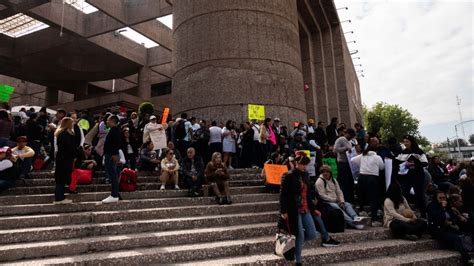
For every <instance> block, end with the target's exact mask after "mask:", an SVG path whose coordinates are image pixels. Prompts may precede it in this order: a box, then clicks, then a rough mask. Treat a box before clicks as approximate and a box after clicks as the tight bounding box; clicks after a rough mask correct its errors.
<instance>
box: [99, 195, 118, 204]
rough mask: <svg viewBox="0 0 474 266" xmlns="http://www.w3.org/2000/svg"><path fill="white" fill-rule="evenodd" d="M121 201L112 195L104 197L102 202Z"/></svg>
mask: <svg viewBox="0 0 474 266" xmlns="http://www.w3.org/2000/svg"><path fill="white" fill-rule="evenodd" d="M118 201H119V198H118V197H117V198H115V197H112V196H109V197H107V198H106V199H104V200H103V201H102V203H115V202H118Z"/></svg>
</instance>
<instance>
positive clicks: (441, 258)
mask: <svg viewBox="0 0 474 266" xmlns="http://www.w3.org/2000/svg"><path fill="white" fill-rule="evenodd" d="M333 265H347V266H349V265H361V266H362V265H462V263H461V255H460V254H459V252H456V251H451V250H439V249H437V250H427V251H423V252H413V253H407V254H395V255H391V256H386V257H376V258H370V259H362V260H352V261H347V262H342V263H338V264H333Z"/></svg>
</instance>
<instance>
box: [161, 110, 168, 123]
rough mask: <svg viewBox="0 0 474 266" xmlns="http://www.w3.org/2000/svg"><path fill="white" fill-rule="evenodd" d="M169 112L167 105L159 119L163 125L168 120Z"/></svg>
mask: <svg viewBox="0 0 474 266" xmlns="http://www.w3.org/2000/svg"><path fill="white" fill-rule="evenodd" d="M169 114H170V109H169V108H168V107H166V108H165V110H164V111H163V118H162V119H161V124H162V125H163V126H164V125H165V124H166V121H167V120H168V115H169Z"/></svg>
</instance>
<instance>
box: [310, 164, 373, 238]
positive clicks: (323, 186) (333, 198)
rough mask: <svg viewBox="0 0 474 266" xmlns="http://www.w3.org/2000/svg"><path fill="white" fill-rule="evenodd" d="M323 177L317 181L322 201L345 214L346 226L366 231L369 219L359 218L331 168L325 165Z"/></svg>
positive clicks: (317, 189)
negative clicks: (365, 224) (365, 227)
mask: <svg viewBox="0 0 474 266" xmlns="http://www.w3.org/2000/svg"><path fill="white" fill-rule="evenodd" d="M320 172H321V175H320V176H319V178H318V180H316V191H317V193H318V194H319V197H320V198H321V200H323V201H324V202H325V203H327V204H328V205H329V206H330V207H331V208H335V209H340V210H341V211H342V212H343V213H344V220H345V221H346V225H347V226H349V227H352V228H356V229H359V230H361V229H364V223H366V222H367V221H368V220H369V218H368V217H359V216H358V215H357V213H356V212H355V211H354V209H353V208H352V205H351V204H350V203H349V202H345V201H344V195H343V193H342V190H341V188H340V187H339V183H338V182H337V180H335V179H334V178H333V176H332V170H331V167H330V166H328V165H323V166H322V167H321V169H320Z"/></svg>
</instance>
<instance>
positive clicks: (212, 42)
mask: <svg viewBox="0 0 474 266" xmlns="http://www.w3.org/2000/svg"><path fill="white" fill-rule="evenodd" d="M173 15H174V16H173V19H174V23H173V25H174V27H175V28H174V39H175V46H174V47H175V49H174V50H173V61H174V63H175V64H176V68H175V69H176V73H175V75H174V79H173V114H179V113H181V112H187V113H188V114H191V115H195V116H198V117H202V118H211V117H212V118H215V119H217V120H220V121H224V120H226V119H236V120H237V121H242V120H245V119H246V117H247V104H249V103H250V104H263V105H265V106H266V115H267V116H269V117H275V116H278V117H280V118H281V119H282V120H284V122H285V123H290V122H292V121H295V120H305V119H306V111H305V109H306V108H305V107H306V106H305V100H304V95H303V93H304V91H303V77H302V71H301V57H300V41H299V34H298V20H297V7H296V1H294V0H272V1H263V0H254V1H235V0H219V1H215V0H177V1H174V5H173Z"/></svg>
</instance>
